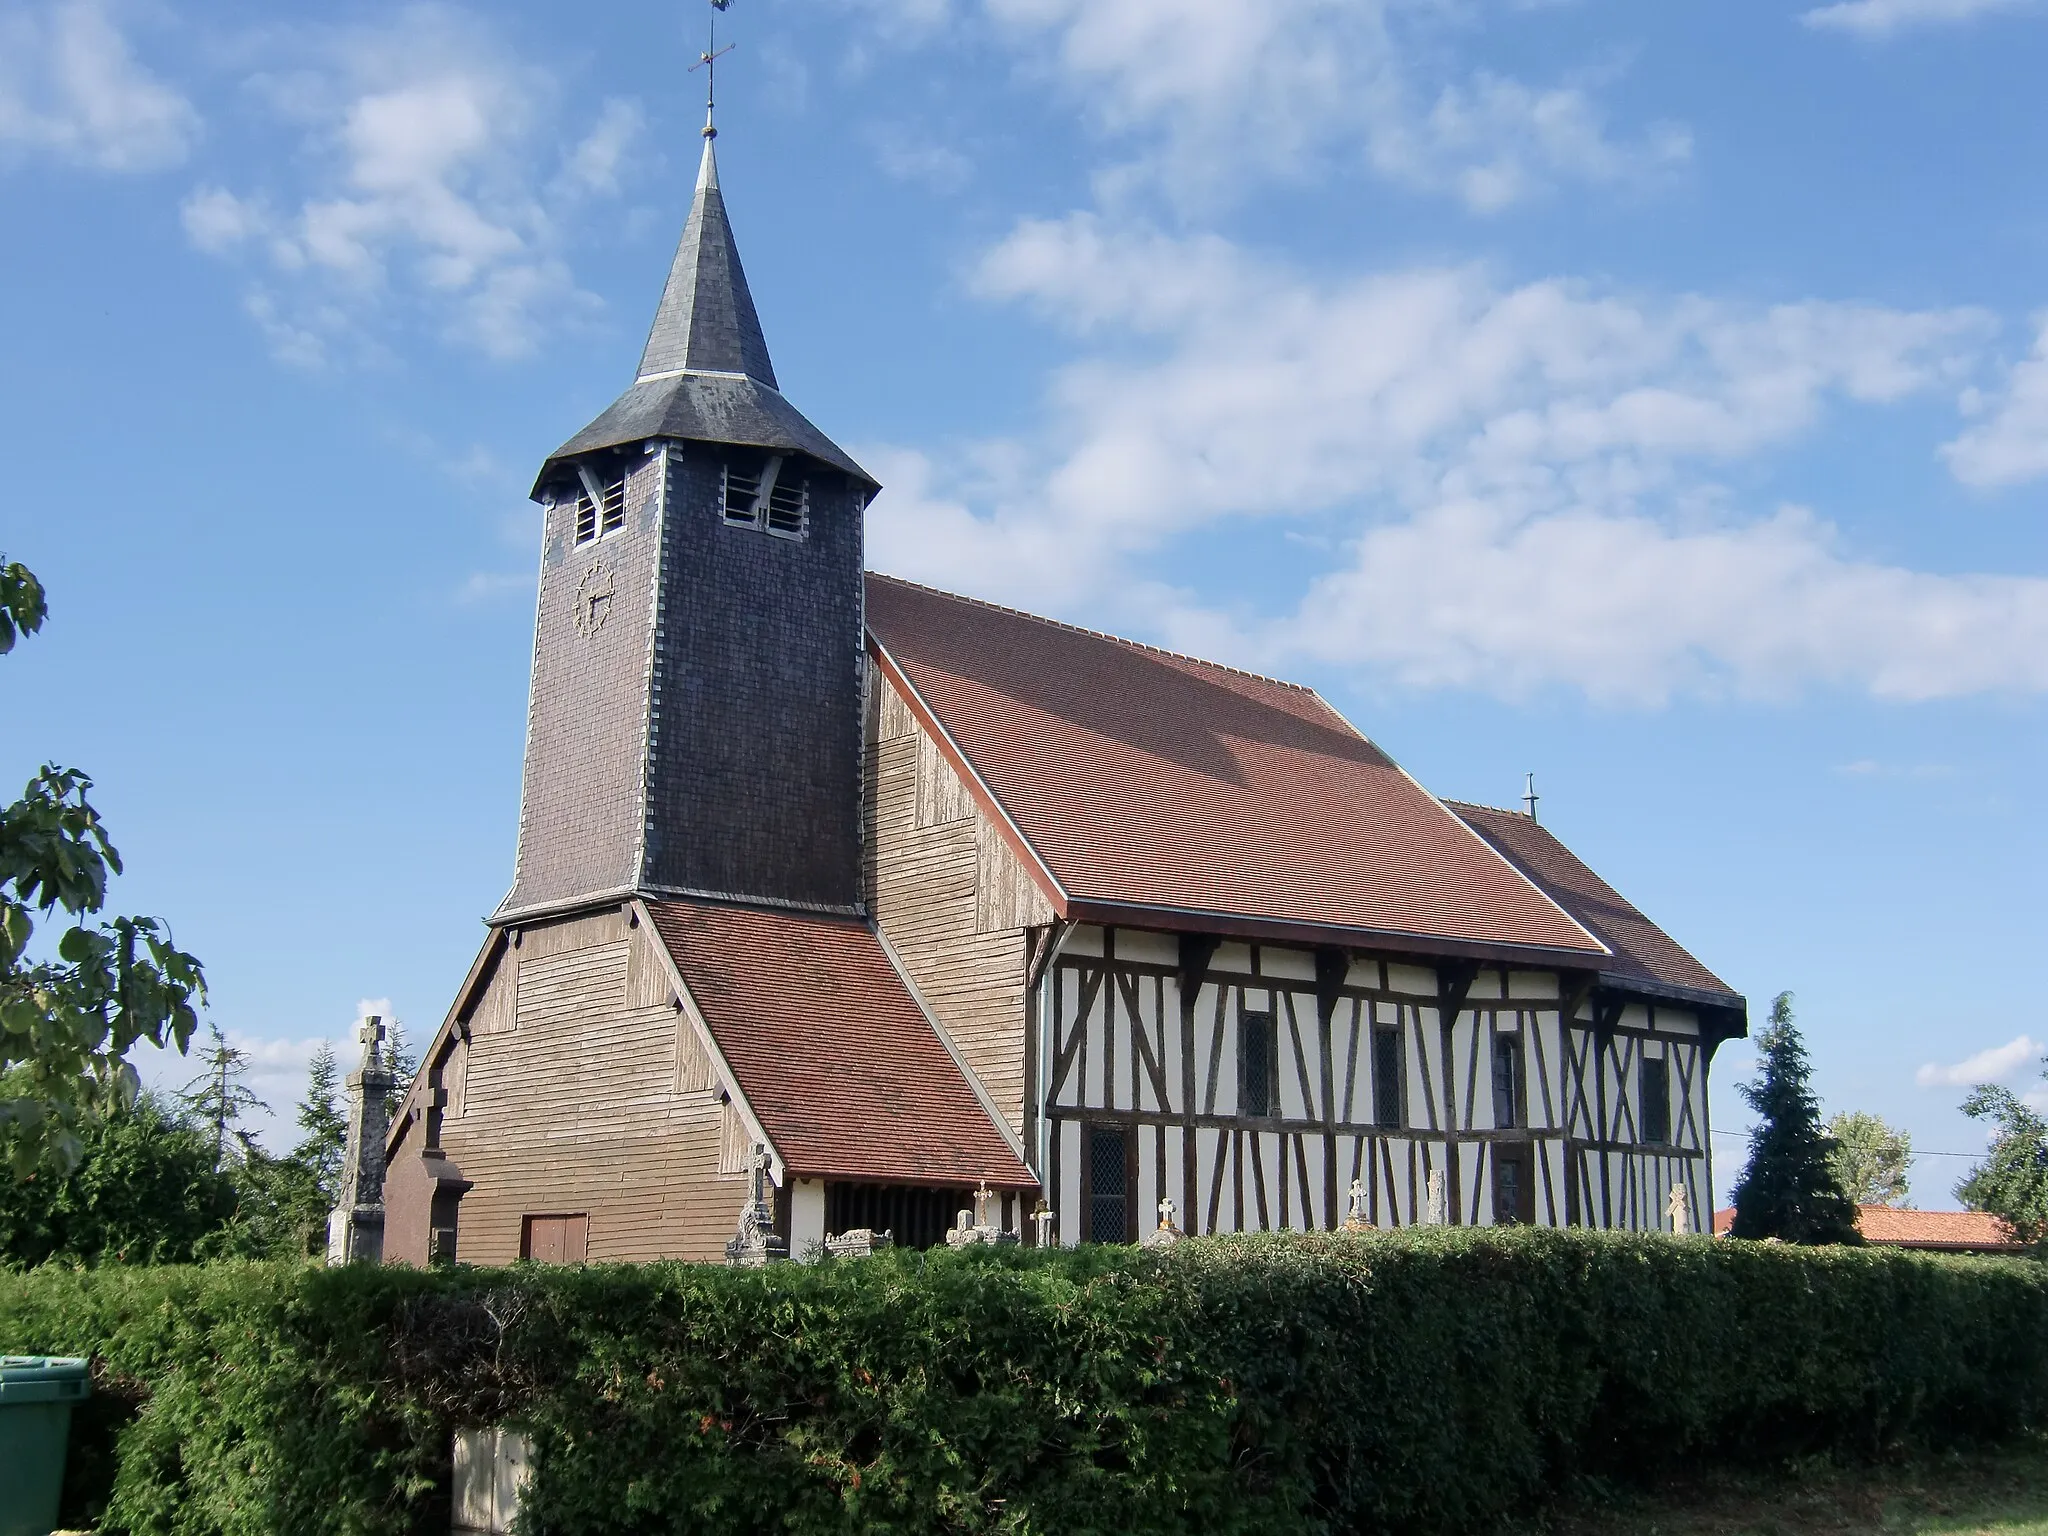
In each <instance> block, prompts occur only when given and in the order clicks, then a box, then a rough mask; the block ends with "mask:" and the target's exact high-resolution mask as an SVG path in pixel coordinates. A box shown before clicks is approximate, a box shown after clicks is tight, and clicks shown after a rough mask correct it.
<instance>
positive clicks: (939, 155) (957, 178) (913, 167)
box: [875, 132, 974, 192]
mask: <svg viewBox="0 0 2048 1536" xmlns="http://www.w3.org/2000/svg"><path fill="white" fill-rule="evenodd" d="M875 160H876V163H877V164H879V165H880V166H881V168H882V173H883V174H884V175H886V176H891V177H893V178H895V179H896V180H897V181H913V182H918V183H920V184H922V185H924V186H927V187H929V188H931V189H932V191H934V192H958V191H959V190H960V189H961V188H962V187H964V186H966V185H967V183H968V182H969V181H971V180H973V179H974V162H973V161H972V160H970V159H968V158H967V156H965V155H964V154H962V153H961V152H960V151H959V150H957V149H955V148H953V147H952V146H951V145H950V144H939V143H934V142H932V141H930V140H928V139H925V138H922V137H920V136H918V135H916V134H912V133H905V132H892V133H880V134H877V135H876V136H875Z"/></svg>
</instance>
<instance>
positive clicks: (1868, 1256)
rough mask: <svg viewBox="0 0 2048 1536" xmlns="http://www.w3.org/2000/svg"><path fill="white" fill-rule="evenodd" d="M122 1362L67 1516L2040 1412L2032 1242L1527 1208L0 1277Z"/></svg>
mask: <svg viewBox="0 0 2048 1536" xmlns="http://www.w3.org/2000/svg"><path fill="white" fill-rule="evenodd" d="M0 1349H4V1350H5V1351H8V1352H32V1353H75V1354H92V1355H94V1356H96V1357H97V1360H98V1365H97V1367H96V1374H97V1376H98V1379H99V1385H100V1396H99V1397H97V1398H96V1399H95V1401H94V1405H93V1407H92V1408H91V1410H90V1411H89V1412H88V1413H87V1414H85V1415H84V1416H82V1418H81V1420H80V1422H79V1425H78V1427H77V1429H76V1431H75V1432H74V1456H73V1468H72V1472H73V1476H72V1479H71V1488H70V1498H71V1500H72V1502H73V1505H74V1509H73V1514H74V1516H75V1515H77V1514H79V1513H84V1512H85V1511H84V1510H83V1509H81V1508H79V1506H80V1505H82V1504H84V1503H87V1502H90V1503H92V1504H95V1505H98V1506H103V1507H104V1512H103V1515H102V1529H103V1530H107V1531H132V1532H138V1533H139V1532H151V1533H157V1532H162V1533H173V1532H175V1533H195V1536H196V1533H201V1532H204V1533H215V1532H221V1533H236V1536H240V1533H252V1536H253V1533H288V1536H309V1533H316V1532H334V1533H342V1532H347V1533H351V1536H354V1533H387V1532H390V1533H396V1532H403V1531H415V1530H417V1531H435V1532H441V1531H446V1530H447V1528H448V1512H447V1500H448V1491H447V1459H448V1445H449V1438H450V1433H451V1430H452V1429H453V1427H454V1426H456V1425H459V1424H464V1423H472V1424H494V1423H501V1422H509V1423H517V1424H520V1425H523V1426H525V1427H527V1428H528V1429H529V1430H530V1431H531V1432H532V1434H533V1435H534V1437H535V1441H536V1446H537V1455H536V1466H537V1473H536V1479H535V1483H534V1485H533V1488H532V1490H531V1496H530V1499H529V1504H528V1508H529V1511H530V1515H529V1523H530V1525H531V1527H532V1528H533V1529H535V1530H538V1531H542V1532H548V1533H563V1536H568V1533H583V1532H589V1533H592V1536H596V1533H605V1536H618V1533H629V1532H643V1531H644V1532H669V1531H680V1530H694V1529H711V1528H717V1529H721V1530H730V1531H769V1530H773V1531H782V1532H798V1533H809V1532H827V1531H830V1532H844V1531H855V1530H858V1531H902V1532H925V1531H932V1532H937V1531H1057V1532H1079V1531H1115V1532H1118V1533H1119V1536H1126V1533H1136V1532H1150V1531H1191V1530H1199V1531H1205V1532H1207V1531H1247V1532H1252V1531H1256V1532H1288V1531H1302V1532H1312V1531H1313V1532H1321V1531H1393V1530H1399V1531H1434V1530H1445V1531H1448V1530H1465V1531H1469V1530H1473V1529H1477V1528H1483V1527H1484V1526H1485V1525H1486V1524H1487V1523H1488V1522H1490V1521H1492V1520H1493V1519H1495V1518H1497V1517H1498V1516H1499V1515H1500V1514H1502V1513H1503V1512H1505V1511H1507V1510H1510V1509H1512V1508H1514V1507H1517V1506H1520V1505H1525V1504H1528V1503H1529V1502H1531V1501H1533V1500H1536V1499H1538V1498H1540V1497H1541V1496H1542V1495H1543V1494H1544V1493H1545V1492H1546V1491H1547V1490H1549V1489H1552V1488H1554V1487H1556V1486H1557V1485H1558V1484H1559V1483H1560V1481H1561V1480H1563V1479H1564V1478H1566V1477H1569V1476H1571V1475H1573V1474H1575V1473H1597V1474H1602V1475H1607V1476H1622V1477H1626V1476H1633V1475H1638V1474H1640V1473H1642V1472H1643V1471H1645V1470H1646V1469H1654V1468H1657V1467H1660V1466H1664V1465H1668V1464H1670V1463H1673V1462H1679V1461H1689V1462H1692V1463H1694V1464H1697V1463H1698V1462H1699V1461H1701V1460H1704V1459H1713V1458H1723V1459H1738V1458H1740V1459H1755V1458H1779V1457H1783V1456H1787V1455H1798V1454H1811V1453H1829V1454H1840V1455H1856V1454H1867V1453H1871V1452H1875V1451H1877V1450H1880V1449H1882V1448H1884V1447H1887V1446H1889V1445H1892V1444H1896V1443H1900V1442H1930V1441H1941V1440H1953V1439H1963V1438H1991V1437H1995V1436H1998V1435H2001V1434H2005V1433H2010V1432H2014V1431H2018V1430H2022V1429H2031V1428H2036V1427H2040V1426H2042V1425H2043V1424H2044V1422H2048V1266H2042V1265H2036V1264H2032V1263H2019V1262H2013V1261H2006V1260H1969V1259H1941V1258H1928V1257H1920V1256H1914V1255H1908V1254H1903V1253H1897V1252H1887V1251H1881V1250H1871V1249H1828V1250H1806V1249H1795V1248H1787V1247H1779V1246H1776V1245H1764V1244H1748V1243H1730V1242H1713V1241H1710V1240H1705V1239H1694V1240H1688V1239H1670V1238H1660V1237H1628V1236H1617V1235H1603V1234H1591V1233H1583V1232H1547V1231H1537V1230H1529V1229H1522V1230H1509V1231H1484V1230H1482V1231H1470V1230H1466V1231H1457V1230H1442V1229H1434V1230H1431V1229H1424V1230H1419V1231H1410V1232H1406V1233H1398V1234H1384V1235H1372V1236H1366V1237H1345V1236H1280V1237H1264V1238H1221V1239H1208V1240H1203V1241H1199V1242H1191V1243H1184V1244H1182V1245H1181V1246H1180V1247H1178V1248H1177V1249H1174V1250H1172V1251H1169V1252H1166V1253H1163V1254H1156V1253H1149V1252H1144V1251H1140V1250H1133V1249H1084V1250H1081V1251H1078V1252H1068V1253H1051V1254H1033V1253H1016V1252H1011V1253H1004V1254H998V1253H994V1252H991V1251H981V1252H968V1253H961V1254H952V1253H939V1254H931V1255H917V1254H896V1255H887V1256H882V1257H878V1258H874V1259H866V1260H859V1261H854V1262H839V1263H828V1264H822V1265H816V1266H801V1265H781V1266H777V1267H775V1268H773V1269H769V1270H763V1271H731V1270H725V1269H719V1268H709V1267H699V1266H690V1265H680V1264H659V1265H649V1266H644V1267H631V1268H626V1267H621V1268H609V1267H592V1268H588V1269H541V1268H535V1267H530V1266H520V1267H518V1268H516V1269H512V1270H466V1269H456V1270H444V1271H436V1272H430V1273H421V1272H416V1271H409V1270H402V1269H390V1270H364V1269H352V1270H340V1271H335V1270H322V1269H317V1268H299V1267H287V1266H276V1265H232V1264H224V1265H214V1266H207V1267H203V1268H191V1269H162V1270H118V1269H106V1270H100V1271H97V1272H77V1271H66V1270H56V1269H43V1270H36V1271H30V1272H26V1273H15V1274H0Z"/></svg>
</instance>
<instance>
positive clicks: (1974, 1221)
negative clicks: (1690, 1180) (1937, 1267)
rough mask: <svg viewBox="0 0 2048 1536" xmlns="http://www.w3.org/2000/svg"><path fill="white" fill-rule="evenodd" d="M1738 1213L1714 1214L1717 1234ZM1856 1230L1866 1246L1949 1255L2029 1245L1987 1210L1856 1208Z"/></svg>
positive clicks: (2020, 1248)
mask: <svg viewBox="0 0 2048 1536" xmlns="http://www.w3.org/2000/svg"><path fill="white" fill-rule="evenodd" d="M1734 1225H1735V1212H1734V1211H1733V1210H1732V1209H1723V1210H1718V1211H1716V1212H1714V1235H1715V1236H1716V1237H1726V1236H1727V1235H1728V1232H1729V1230H1730V1228H1732V1227H1733V1226H1734ZM1856 1230H1857V1231H1859V1232H1861V1233H1862V1234H1863V1240H1864V1241H1865V1242H1866V1243H1877V1244H1880V1245H1882V1246H1884V1247H1886V1248H1924V1249H1930V1250H1933V1251H1935V1252H1947V1253H2024V1252H2026V1247H2027V1245H2026V1244H2025V1243H2022V1242H2020V1241H2018V1240H2017V1239H2016V1238H2014V1237H2013V1236H2012V1234H2011V1233H2009V1232H2008V1231H2006V1229H2005V1223H2004V1222H2002V1221H2000V1220H1999V1219H1998V1218H1997V1217H1996V1216H1993V1215H1991V1214H1989V1213H1988V1212H1985V1211H1902V1210H1900V1209H1898V1207H1896V1206H1891V1205H1859V1206H1857V1207H1856Z"/></svg>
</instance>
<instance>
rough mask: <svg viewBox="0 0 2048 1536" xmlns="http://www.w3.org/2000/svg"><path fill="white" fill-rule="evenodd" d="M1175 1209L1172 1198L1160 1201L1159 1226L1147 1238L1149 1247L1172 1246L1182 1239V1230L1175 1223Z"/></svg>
mask: <svg viewBox="0 0 2048 1536" xmlns="http://www.w3.org/2000/svg"><path fill="white" fill-rule="evenodd" d="M1174 1209H1175V1207H1174V1204H1173V1201H1172V1200H1170V1199H1169V1200H1161V1201H1160V1202H1159V1227H1158V1230H1156V1231H1154V1232H1153V1233H1152V1234H1151V1235H1150V1236H1148V1237H1147V1238H1146V1239H1145V1246H1146V1247H1147V1248H1171V1247H1172V1246H1173V1245H1174V1244H1175V1243H1177V1242H1179V1241H1180V1240H1181V1235H1182V1234H1181V1230H1180V1228H1179V1227H1176V1226H1175V1225H1174V1224H1173V1213H1174Z"/></svg>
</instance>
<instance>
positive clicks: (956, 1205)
mask: <svg viewBox="0 0 2048 1536" xmlns="http://www.w3.org/2000/svg"><path fill="white" fill-rule="evenodd" d="M973 1208H974V1196H973V1195H972V1194H971V1193H970V1192H969V1191H967V1190H964V1189H932V1188H924V1187H920V1186H918V1185H915V1184H827V1185H826V1186H825V1230H826V1232H827V1233H829V1234H831V1235H832V1236H834V1237H836V1236H838V1235H839V1234H840V1233H841V1232H850V1231H852V1230H853V1229H854V1228H856V1227H865V1228H867V1229H868V1230H869V1231H870V1232H888V1233H891V1234H892V1235H893V1236H894V1238H895V1242H896V1246H897V1247H898V1248H936V1247H938V1246H940V1245H941V1244H942V1243H944V1242H945V1240H946V1229H947V1228H948V1227H950V1226H952V1225H953V1218H954V1216H955V1214H957V1213H958V1212H960V1211H966V1210H972V1209H973Z"/></svg>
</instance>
